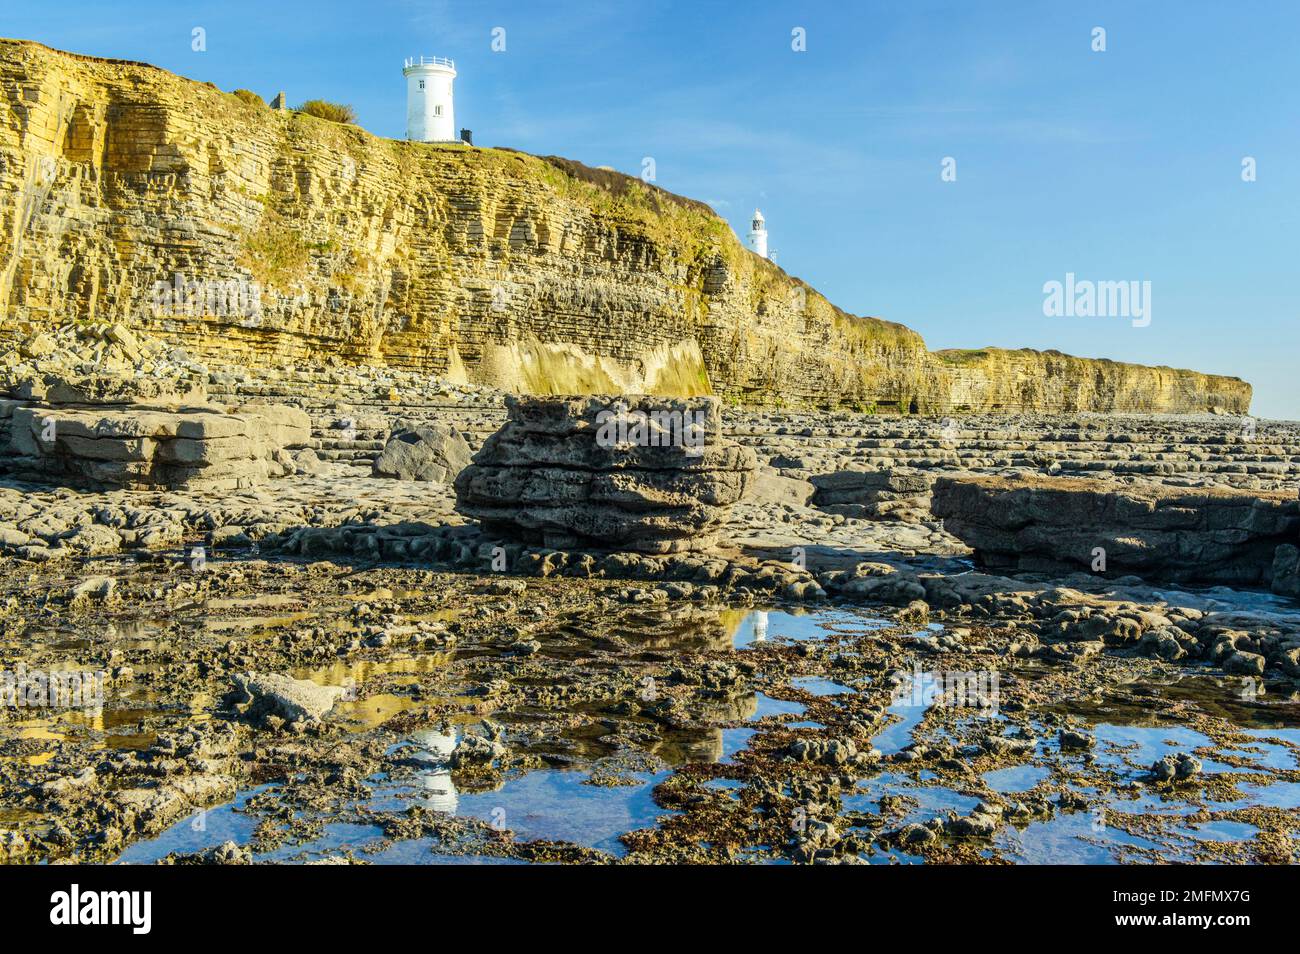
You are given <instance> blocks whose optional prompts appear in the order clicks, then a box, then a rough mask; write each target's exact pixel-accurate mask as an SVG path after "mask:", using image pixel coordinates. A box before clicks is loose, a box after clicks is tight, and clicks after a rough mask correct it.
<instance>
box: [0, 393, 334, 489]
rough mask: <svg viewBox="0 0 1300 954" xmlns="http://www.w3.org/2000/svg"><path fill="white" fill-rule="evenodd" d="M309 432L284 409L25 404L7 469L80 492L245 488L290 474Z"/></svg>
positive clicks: (307, 424)
mask: <svg viewBox="0 0 1300 954" xmlns="http://www.w3.org/2000/svg"><path fill="white" fill-rule="evenodd" d="M310 435H311V421H310V419H309V418H308V416H307V414H306V413H305V412H303V411H301V410H299V409H297V408H291V407H284V406H280V405H270V404H248V405H243V406H240V407H235V408H226V407H224V406H221V405H211V404H199V405H150V404H134V405H109V406H70V405H56V406H51V405H43V404H42V405H24V406H17V407H14V408H13V409H12V411H11V415H10V427H9V440H8V447H7V450H8V451H9V456H8V457H7V459H6V460H5V466H6V467H7V469H8V470H10V471H11V472H12V473H14V474H16V475H17V476H20V477H24V478H27V479H32V480H41V481H50V482H56V483H67V484H72V485H78V486H84V485H89V486H96V487H101V486H102V487H138V488H145V487H171V488H177V487H203V488H210V489H219V490H224V489H236V488H240V487H247V486H251V485H253V484H255V483H258V482H260V481H262V480H264V479H266V478H268V477H273V476H279V475H281V474H283V473H284V464H283V463H282V462H281V458H282V457H283V453H282V452H283V451H284V450H285V449H286V448H288V447H293V446H295V445H297V446H301V445H302V444H305V443H306V442H307V440H308V438H309V437H310Z"/></svg>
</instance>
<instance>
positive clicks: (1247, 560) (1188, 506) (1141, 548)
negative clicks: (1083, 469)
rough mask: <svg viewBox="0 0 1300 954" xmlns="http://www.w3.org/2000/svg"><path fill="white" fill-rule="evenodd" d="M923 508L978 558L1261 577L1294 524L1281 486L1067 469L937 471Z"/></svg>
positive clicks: (1176, 578)
mask: <svg viewBox="0 0 1300 954" xmlns="http://www.w3.org/2000/svg"><path fill="white" fill-rule="evenodd" d="M932 508H933V510H934V513H935V515H936V516H939V517H942V518H943V521H944V529H946V530H948V531H949V532H951V533H953V534H954V535H956V536H957V537H959V538H960V539H961V540H962V541H963V542H964V543H966V544H967V545H968V546H970V547H972V548H973V549H974V550H975V552H976V556H977V557H978V558H979V560H980V561H981V562H982V563H983V564H984V565H986V566H991V567H1001V568H1011V569H1018V570H1035V571H1045V572H1060V571H1066V572H1069V571H1073V570H1080V569H1082V570H1085V571H1092V570H1093V568H1094V565H1095V566H1096V567H1097V570H1096V572H1104V573H1105V574H1107V575H1111V576H1127V575H1137V576H1141V577H1146V578H1149V579H1152V580H1164V581H1172V582H1180V583H1223V584H1245V585H1264V586H1268V585H1269V583H1270V581H1271V577H1272V573H1273V557H1274V551H1275V550H1276V549H1277V547H1278V546H1279V545H1280V544H1282V543H1291V542H1293V541H1294V540H1295V538H1296V533H1297V529H1298V528H1300V502H1297V500H1296V498H1295V494H1294V493H1292V492H1289V491H1237V490H1231V489H1227V488H1201V487H1198V488H1183V487H1170V486H1165V485H1160V484H1126V485H1122V486H1118V487H1117V486H1116V485H1115V484H1114V483H1112V482H1108V481H1101V480H1082V479H1072V478H1027V479H1019V478H1003V477H977V476H969V477H940V478H938V480H936V481H935V484H934V489H933V499H932ZM1098 548H1100V551H1104V553H1101V552H1099V550H1098ZM1099 557H1102V558H1104V571H1103V570H1102V568H1101V564H1100V563H1099V562H1098V559H1099Z"/></svg>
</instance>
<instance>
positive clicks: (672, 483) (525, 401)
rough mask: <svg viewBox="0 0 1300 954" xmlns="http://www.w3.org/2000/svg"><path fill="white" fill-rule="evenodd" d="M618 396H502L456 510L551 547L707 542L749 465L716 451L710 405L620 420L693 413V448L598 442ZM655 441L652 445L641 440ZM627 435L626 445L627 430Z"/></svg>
mask: <svg viewBox="0 0 1300 954" xmlns="http://www.w3.org/2000/svg"><path fill="white" fill-rule="evenodd" d="M617 400H618V399H616V398H578V397H570V398H508V399H507V409H508V419H507V421H506V424H505V426H504V427H503V428H502V429H501V430H500V431H499V432H497V433H496V434H494V435H492V436H491V437H490V438H488V440H487V441H486V442H485V443H484V445H483V448H482V450H480V451H479V452H478V453H477V454H476V455H475V456H474V461H473V463H472V464H470V466H469V467H467V468H465V469H464V470H463V471H461V473H460V475H459V476H458V477H457V478H456V485H455V486H456V508H457V510H459V511H460V512H461V513H462V514H464V515H465V516H467V517H471V518H474V519H477V520H480V521H482V523H483V524H484V526H485V527H486V528H487V529H489V530H491V531H498V532H501V533H504V534H506V535H509V536H512V537H516V538H519V539H523V540H527V541H530V542H536V543H541V544H543V545H545V546H549V547H555V548H574V547H596V548H606V549H609V548H615V549H626V550H634V551H639V552H644V553H671V552H677V551H681V550H696V549H703V548H706V547H709V546H711V545H713V543H714V542H715V541H716V531H717V529H718V527H719V526H720V525H721V524H722V521H723V519H724V518H725V516H726V512H727V509H728V508H729V507H730V506H731V505H732V504H734V503H736V502H737V501H739V500H740V499H741V497H743V496H744V494H745V492H746V490H747V487H748V483H749V481H750V479H751V476H752V474H753V472H754V469H755V467H756V461H755V459H754V454H753V452H752V451H750V450H748V449H747V448H742V447H738V446H736V445H734V444H731V443H728V442H724V441H723V439H722V431H721V418H720V415H719V406H718V401H717V400H716V399H715V398H695V399H691V400H673V399H663V398H659V399H656V398H630V399H627V403H626V405H625V407H626V408H627V413H628V415H629V416H634V415H636V414H638V413H641V414H645V415H647V416H650V417H653V416H655V415H678V416H679V417H678V418H676V419H677V420H682V417H680V416H681V415H687V414H689V415H698V417H697V418H694V419H695V420H697V421H698V422H699V425H700V430H699V432H698V433H699V435H700V437H699V441H700V442H699V444H698V445H696V444H694V443H693V441H691V440H680V441H679V442H677V443H671V442H669V443H667V444H664V443H662V442H661V441H660V439H661V438H662V439H663V440H669V439H670V437H671V435H670V434H669V433H668V432H667V431H658V430H655V429H654V428H653V427H651V428H650V430H649V431H648V432H647V434H646V437H645V440H646V443H631V442H626V443H611V442H608V441H605V440H603V439H602V427H603V423H602V422H604V421H606V418H605V417H604V415H607V414H609V413H611V409H613V408H615V407H617V406H618V405H617V404H616V401H617ZM650 433H653V434H654V437H650V436H649V434H650ZM627 436H629V437H631V436H632V435H631V434H630V433H629V434H628V435H627Z"/></svg>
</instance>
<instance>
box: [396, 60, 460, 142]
mask: <svg viewBox="0 0 1300 954" xmlns="http://www.w3.org/2000/svg"><path fill="white" fill-rule="evenodd" d="M402 75H403V76H405V77H406V138H407V139H411V140H414V141H415V142H455V141H456V140H457V138H458V137H457V136H456V115H455V111H454V108H453V106H452V90H451V84H452V81H453V80H455V79H456V64H455V63H453V62H452V61H451V60H449V59H447V58H446V57H442V56H422V57H420V58H419V59H408V60H407V61H406V63H405V64H404V65H403V67H402Z"/></svg>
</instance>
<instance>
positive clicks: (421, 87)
mask: <svg viewBox="0 0 1300 954" xmlns="http://www.w3.org/2000/svg"><path fill="white" fill-rule="evenodd" d="M420 89H424V80H420Z"/></svg>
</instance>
